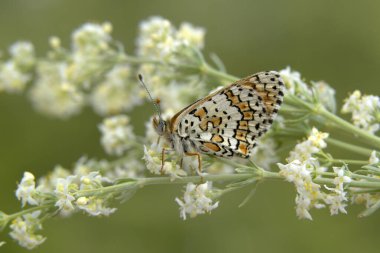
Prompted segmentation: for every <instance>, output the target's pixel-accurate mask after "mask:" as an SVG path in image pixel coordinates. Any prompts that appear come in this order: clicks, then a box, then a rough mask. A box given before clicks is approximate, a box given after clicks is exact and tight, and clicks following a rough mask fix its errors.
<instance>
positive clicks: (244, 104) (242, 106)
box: [237, 101, 250, 112]
mask: <svg viewBox="0 0 380 253" xmlns="http://www.w3.org/2000/svg"><path fill="white" fill-rule="evenodd" d="M237 106H238V107H239V108H240V110H241V111H243V112H244V111H247V110H249V109H250V108H249V104H248V102H247V101H245V102H241V103H239V104H237Z"/></svg>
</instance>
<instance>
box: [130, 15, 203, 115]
mask: <svg viewBox="0 0 380 253" xmlns="http://www.w3.org/2000/svg"><path fill="white" fill-rule="evenodd" d="M204 35H205V30H204V29H203V28H200V27H194V26H193V25H191V24H189V23H183V24H181V25H180V27H179V29H176V28H175V27H174V26H173V25H172V24H171V23H170V21H168V20H166V19H164V18H161V17H152V18H150V19H148V20H147V21H144V22H142V23H141V25H140V32H139V36H138V39H137V55H138V56H140V57H146V58H149V59H153V60H156V61H160V62H163V63H164V64H155V65H153V64H149V63H147V64H142V65H141V66H140V69H139V72H140V73H142V74H143V75H144V76H146V78H145V79H146V81H147V83H148V84H149V86H150V88H151V89H152V92H153V94H154V95H155V96H157V97H162V98H165V100H163V101H162V103H161V106H162V108H163V111H164V112H166V113H168V114H169V115H172V114H174V113H176V112H177V111H179V110H181V109H182V108H183V107H185V106H187V105H188V104H189V103H191V102H192V101H194V100H196V99H197V98H199V97H201V96H204V95H205V94H206V92H207V89H205V88H206V85H205V84H204V83H203V82H201V80H199V78H197V77H194V75H191V74H190V73H191V71H193V72H194V69H195V68H196V67H198V66H199V64H201V62H200V59H199V55H198V53H197V52H198V51H199V50H201V49H202V48H203V45H204ZM181 72H182V73H185V72H189V74H190V76H189V75H179V73H181ZM194 74H197V73H196V72H194Z"/></svg>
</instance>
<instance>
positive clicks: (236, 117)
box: [153, 71, 284, 159]
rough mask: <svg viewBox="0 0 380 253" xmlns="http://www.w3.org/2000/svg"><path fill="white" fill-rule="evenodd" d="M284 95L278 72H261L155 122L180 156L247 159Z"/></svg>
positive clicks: (156, 127) (267, 126) (155, 125)
mask: <svg viewBox="0 0 380 253" xmlns="http://www.w3.org/2000/svg"><path fill="white" fill-rule="evenodd" d="M283 95H284V83H283V81H282V80H281V78H280V75H279V74H278V73H277V72H275V71H266V72H259V73H256V74H254V75H251V76H248V77H246V78H243V79H241V80H238V81H236V82H234V83H232V84H231V85H229V86H227V87H225V88H223V89H221V90H218V91H215V92H214V93H212V94H210V95H208V96H206V97H205V98H203V99H200V100H198V101H196V102H194V103H193V104H191V105H189V106H188V107H186V108H184V109H183V110H181V111H180V112H178V113H177V114H176V115H174V116H173V117H172V118H171V119H169V120H167V121H163V120H162V119H161V118H154V119H153V125H154V128H155V129H156V131H157V133H158V134H159V135H161V136H163V137H164V138H165V139H166V141H167V142H168V143H169V144H170V145H171V148H172V149H174V150H175V151H176V152H177V153H178V154H180V155H186V154H191V155H194V154H198V156H199V153H201V154H208V155H214V156H218V157H233V156H239V157H243V158H248V157H249V156H250V155H251V151H252V149H253V148H254V147H255V146H256V142H257V139H258V138H260V137H261V136H262V135H263V134H264V133H265V132H266V131H267V130H268V129H269V128H270V126H271V124H272V122H273V120H274V118H275V116H276V115H277V112H278V110H279V108H280V106H281V103H282V101H283ZM198 159H199V157H198Z"/></svg>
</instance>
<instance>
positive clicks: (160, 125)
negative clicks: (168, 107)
mask: <svg viewBox="0 0 380 253" xmlns="http://www.w3.org/2000/svg"><path fill="white" fill-rule="evenodd" d="M152 123H153V128H154V130H156V133H157V134H158V135H159V136H163V135H164V134H165V132H166V131H167V125H166V121H164V120H163V119H162V118H161V117H154V118H153V122H152Z"/></svg>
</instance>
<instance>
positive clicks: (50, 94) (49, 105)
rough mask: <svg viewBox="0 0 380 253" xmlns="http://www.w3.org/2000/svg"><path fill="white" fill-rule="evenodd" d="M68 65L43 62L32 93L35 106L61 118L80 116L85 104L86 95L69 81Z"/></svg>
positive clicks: (31, 97)
mask: <svg viewBox="0 0 380 253" xmlns="http://www.w3.org/2000/svg"><path fill="white" fill-rule="evenodd" d="M67 70H68V66H67V64H66V63H51V62H41V63H40V64H39V65H38V68H37V73H38V75H37V80H36V82H35V84H34V86H33V87H32V89H31V91H30V99H31V100H32V103H33V106H34V107H35V108H36V109H37V110H38V111H40V112H42V113H44V114H46V115H50V116H55V117H59V118H63V119H65V118H68V117H70V116H72V115H75V114H78V113H79V112H80V111H81V109H82V107H83V106H84V104H85V99H84V94H83V93H82V92H81V91H80V90H78V89H77V87H76V86H75V85H74V84H73V83H71V82H70V81H69V80H68V77H67Z"/></svg>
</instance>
